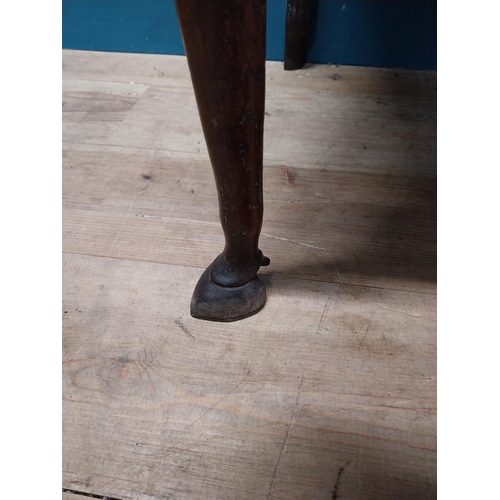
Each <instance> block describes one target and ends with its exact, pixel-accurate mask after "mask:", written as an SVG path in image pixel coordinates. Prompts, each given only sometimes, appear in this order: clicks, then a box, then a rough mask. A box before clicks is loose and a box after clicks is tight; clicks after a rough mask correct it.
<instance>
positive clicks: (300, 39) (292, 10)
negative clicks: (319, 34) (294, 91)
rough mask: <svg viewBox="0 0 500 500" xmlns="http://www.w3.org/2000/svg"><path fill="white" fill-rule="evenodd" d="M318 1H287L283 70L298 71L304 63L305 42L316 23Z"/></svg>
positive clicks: (305, 54)
mask: <svg viewBox="0 0 500 500" xmlns="http://www.w3.org/2000/svg"><path fill="white" fill-rule="evenodd" d="M317 10H318V0H287V4H286V28H285V70H294V69H300V68H302V67H303V66H304V64H305V63H306V56H307V42H308V38H309V35H310V33H311V31H312V30H313V28H314V25H315V23H316V13H317Z"/></svg>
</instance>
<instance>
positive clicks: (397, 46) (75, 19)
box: [62, 0, 437, 69]
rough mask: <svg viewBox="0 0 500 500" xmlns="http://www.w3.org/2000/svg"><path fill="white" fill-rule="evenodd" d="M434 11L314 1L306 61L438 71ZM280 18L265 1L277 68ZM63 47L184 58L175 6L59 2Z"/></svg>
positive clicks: (112, 0) (369, 1) (116, 0)
mask: <svg viewBox="0 0 500 500" xmlns="http://www.w3.org/2000/svg"><path fill="white" fill-rule="evenodd" d="M205 1H210V0H205ZM436 4H437V0H344V1H337V0H320V1H319V8H318V19H317V23H316V29H315V32H314V33H313V34H312V37H311V41H310V47H309V51H308V61H309V62H313V63H333V64H346V65H359V66H378V67H388V68H409V69H436V65H437V62H436V61H437V56H436V47H437V14H436V11H437V5H436ZM285 12H286V0H268V5H267V23H268V26H267V58H268V59H270V60H277V61H282V60H283V52H284V37H285ZM62 42H63V48H67V49H83V50H107V51H117V52H139V53H155V54H184V48H183V46H182V39H181V35H180V31H179V25H178V23H177V17H176V14H175V8H174V2H173V0H63V4H62Z"/></svg>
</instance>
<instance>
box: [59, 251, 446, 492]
mask: <svg viewBox="0 0 500 500" xmlns="http://www.w3.org/2000/svg"><path fill="white" fill-rule="evenodd" d="M64 276H65V283H64V290H65V298H64V303H63V320H64V331H65V335H64V353H65V355H64V370H63V391H64V403H63V408H64V417H65V418H64V422H65V426H64V456H63V464H64V487H66V488H68V489H72V490H77V491H96V492H99V494H102V495H110V496H115V497H118V498H165V497H168V495H173V496H174V497H175V498H214V499H215V498H228V499H229V498H236V497H238V498H325V499H327V498H328V499H329V498H331V495H332V491H333V489H332V488H333V486H334V484H335V481H336V474H337V472H338V470H339V468H340V467H342V466H345V472H346V477H345V479H344V481H343V484H342V488H343V491H344V493H343V494H345V495H347V496H346V498H394V497H395V492H398V491H402V490H400V489H399V488H400V485H404V488H407V493H405V495H406V496H400V497H399V498H424V497H425V496H418V495H416V494H415V495H414V494H413V493H412V491H414V492H416V491H420V493H419V494H421V493H422V491H425V495H430V494H432V491H433V488H435V483H434V479H433V475H434V469H435V436H434V431H433V429H434V426H435V400H434V391H435V373H436V372H435V346H434V328H435V323H434V321H435V318H434V315H435V297H434V296H432V295H427V294H414V293H406V292H393V291H388V290H382V289H373V288H367V287H352V286H351V287H343V286H340V285H337V284H329V283H314V282H311V281H308V280H293V279H283V278H277V277H271V276H267V277H264V279H265V281H266V286H267V287H268V302H267V304H266V306H265V308H264V309H263V311H261V313H259V315H258V316H257V317H255V319H253V318H248V319H246V320H243V321H241V322H239V323H235V324H230V325H224V326H223V327H221V326H220V325H218V324H213V323H207V322H203V321H199V320H195V319H193V318H191V317H190V316H189V312H188V306H189V298H190V295H191V292H192V289H193V286H194V284H195V283H196V280H197V278H198V271H197V270H196V269H192V268H189V267H185V266H171V265H165V264H153V263H149V262H136V261H126V260H122V259H109V258H102V257H92V256H79V255H71V254H67V255H65V256H64ZM145 290H147V294H145V292H144V291H145ZM293 311H300V314H297V313H295V314H294V313H293ZM291 316H292V317H293V321H290V317H291ZM348 462H352V463H353V465H352V466H351V465H349V466H347V465H346V464H347V463H348ZM349 467H351V470H349ZM349 477H350V478H349ZM398 485H399V486H398ZM417 487H418V488H417ZM422 488H423V490H422ZM405 491H406V490H405ZM299 492H300V493H299ZM396 496H397V495H396Z"/></svg>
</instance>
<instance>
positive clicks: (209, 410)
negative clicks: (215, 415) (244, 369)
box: [187, 376, 248, 429]
mask: <svg viewBox="0 0 500 500" xmlns="http://www.w3.org/2000/svg"><path fill="white" fill-rule="evenodd" d="M247 379H248V376H247V377H245V378H244V379H243V380H241V381H240V382H239V384H238V385H237V386H236V387H235V388H234V389H233V390H232V391H230V392H228V393H227V394H225V395H224V396H222V398H220V399H219V400H218V401H216V402H215V403H214V404H213V405H212V406H210V408H208V409H207V410H206V411H205V412H203V413H202V414H201V415H200V416H199V417H198V418H197V419H196V420H195V421H194V422H191V423H190V424H189V425H188V426H187V428H188V429H190V428H191V427H193V425H194V424H196V423H197V422H198V421H200V420H201V419H202V418H203V417H204V416H205V415H206V414H207V413H209V412H211V411H212V410H213V409H214V408H215V407H216V406H217V405H219V404H221V403H222V401H224V400H225V399H226V398H227V397H228V396H231V395H232V394H234V393H235V392H236V391H237V390H238V389H239V387H240V386H241V385H242V384H243V383H244V382H246V381H247Z"/></svg>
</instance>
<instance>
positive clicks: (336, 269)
mask: <svg viewBox="0 0 500 500" xmlns="http://www.w3.org/2000/svg"><path fill="white" fill-rule="evenodd" d="M298 212H299V214H300V215H301V217H302V218H303V219H304V222H305V223H306V225H307V221H306V218H305V217H304V214H303V213H302V212H301V211H300V210H298ZM311 233H312V234H313V236H314V237H315V238H316V241H317V242H318V244H319V245H320V247H321V248H320V250H323V252H325V253H326V256H327V257H328V259H330V262H331V263H332V265H333V267H334V268H335V271H337V275H338V277H339V280H340V284H341V285H343V284H344V280H343V279H342V275H341V274H340V271H339V268H338V267H337V265H336V264H335V262H333V259H332V258H331V256H330V254H329V253H328V252H327V250H326V248H325V247H324V246H323V244H322V243H321V241H319V238H318V237H317V236H316V233H315V232H314V231H313V230H312V229H311Z"/></svg>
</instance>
